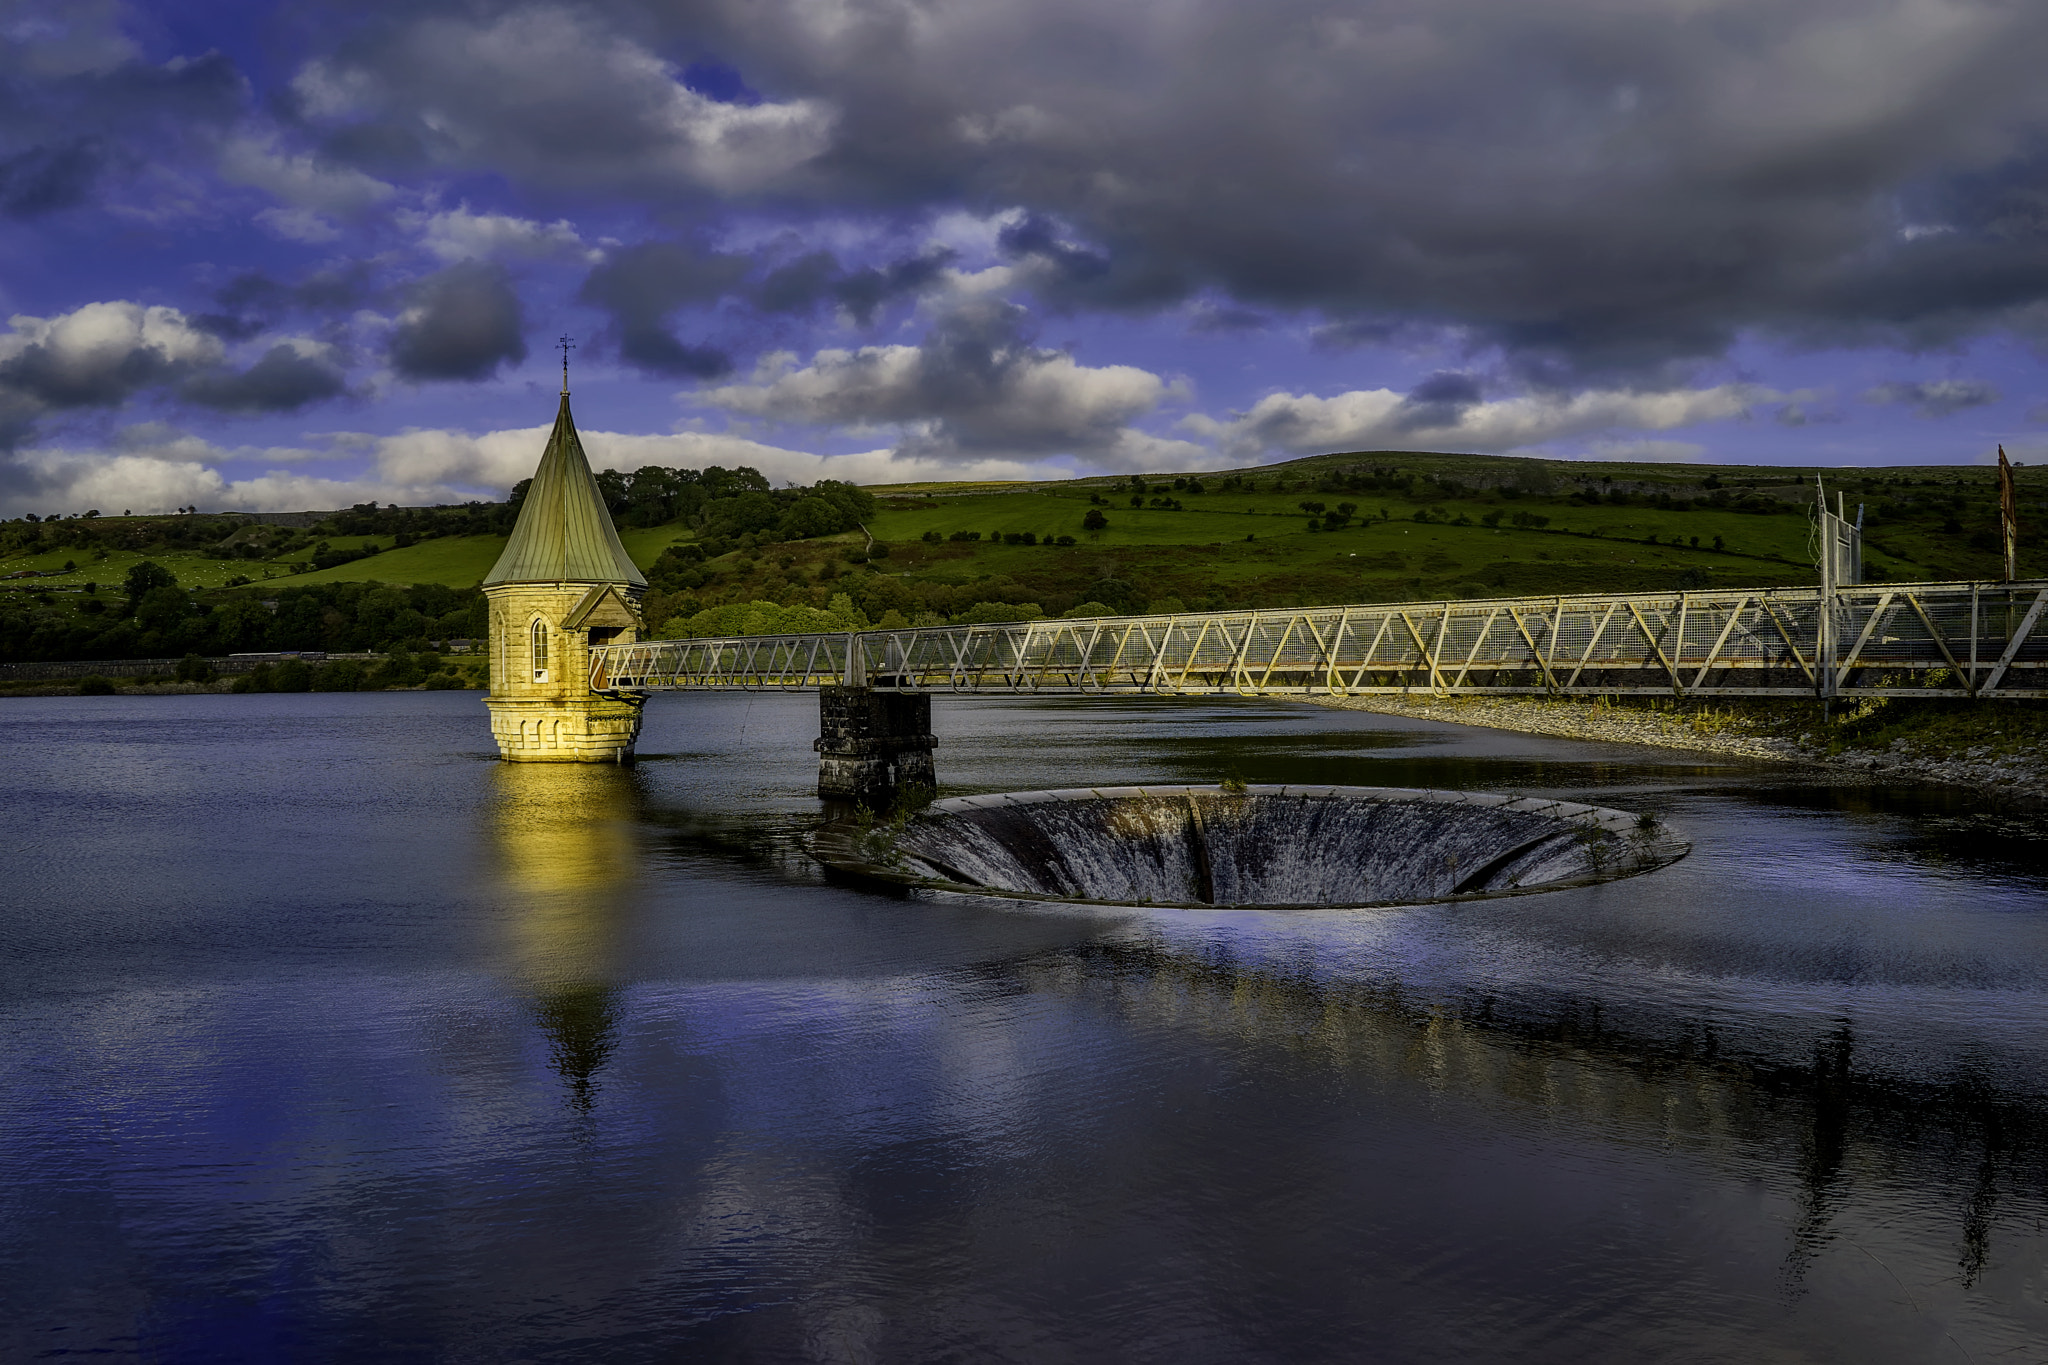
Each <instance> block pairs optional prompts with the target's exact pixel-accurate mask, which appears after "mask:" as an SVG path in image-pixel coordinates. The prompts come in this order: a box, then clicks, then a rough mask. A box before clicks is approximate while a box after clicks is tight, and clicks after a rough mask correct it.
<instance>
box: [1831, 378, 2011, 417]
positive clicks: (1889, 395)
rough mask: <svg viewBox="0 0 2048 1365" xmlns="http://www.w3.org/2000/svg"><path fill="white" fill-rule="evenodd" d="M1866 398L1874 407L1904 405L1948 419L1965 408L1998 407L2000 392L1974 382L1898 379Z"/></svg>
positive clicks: (1881, 385) (1929, 415)
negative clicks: (1886, 404)
mask: <svg viewBox="0 0 2048 1365" xmlns="http://www.w3.org/2000/svg"><path fill="white" fill-rule="evenodd" d="M1863 397H1864V400H1865V401H1866V402H1871V403H1898V404H1902V405H1904V406H1906V407H1909V408H1912V409H1913V410H1914V411H1916V412H1918V413H1919V414H1920V415H1921V416H1922V417H1947V416H1949V415H1950V414H1952V413H1957V412H1961V411H1963V410H1964V409H1965V408H1978V407H1983V406H1984V405H1985V404H1987V403H1996V402H1997V401H1998V390H1997V389H1995V388H1993V387H1992V386H1991V385H1989V384H1985V383H1981V382H1979V381H1978V380H1975V379H1937V380H1933V381H1931V382H1921V381H1919V380H1912V379H1895V380H1892V381H1891V382H1889V383H1885V384H1879V385H1878V386H1877V387H1876V388H1873V389H1871V390H1870V391H1869V392H1868V393H1866V394H1864V395H1863Z"/></svg>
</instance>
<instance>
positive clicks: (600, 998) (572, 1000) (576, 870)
mask: <svg viewBox="0 0 2048 1365" xmlns="http://www.w3.org/2000/svg"><path fill="white" fill-rule="evenodd" d="M636 780H637V779H636V776H635V774H634V772H633V770H632V769H630V768H618V767H601V766H597V765H589V764H580V763H577V764H568V763H562V764H556V763H504V764H499V765H498V766H497V768H496V769H495V770H494V772H493V773H492V782H493V790H492V801H491V806H490V811H491V825H492V830H491V833H492V838H491V840H490V841H489V847H490V848H491V849H492V851H493V853H494V855H495V864H494V867H493V872H494V874H495V877H496V881H497V887H498V892H499V894H500V896H501V897H502V899H503V904H504V906H505V915H506V923H507V926H508V930H509V932H508V936H507V937H508V948H509V959H510V967H511V970H512V972H513V974H514V975H515V976H516V977H517V978H518V979H519V981H520V982H521V983H522V985H523V987H524V989H525V990H526V992H527V993H528V995H529V997H530V999H531V1000H532V1002H533V1012H534V1015H535V1017H536V1019H537V1020H538V1022H539V1024H540V1026H541V1029H542V1030H543V1031H544V1032H545V1033H546V1034H547V1038H548V1051H549V1061H550V1064H551V1065H552V1066H553V1067H554V1069H555V1070H556V1071H557V1072H559V1073H560V1074H561V1077H562V1079H563V1080H564V1081H565V1082H567V1083H568V1087H569V1102H570V1104H571V1105H572V1106H573V1107H574V1108H575V1109H576V1110H578V1111H579V1112H584V1113H587V1112H588V1111H589V1110H590V1107H591V1104H592V1103H593V1101H594V1100H595V1098H596V1095H597V1090H598V1079H597V1076H598V1072H599V1071H601V1070H602V1069H603V1067H604V1064H605V1062H606V1061H607V1060H609V1059H610V1057H611V1055H612V1050H613V1048H614V1047H615V1046H616V1044H617V1041H618V994H619V993H618V984H617V978H618V971H619V963H618V954H619V937H620V933H621V931H622V928H623V925H624V922H625V920H626V918H627V916H628V914H629V912H630V907H631V903H632V901H633V899H634V897H635V896H636V895H637V894H638V890H639V879H638V876H637V869H638V863H639V858H640V856H641V852H640V850H639V848H638V846H637V844H636V841H635V839H634V837H633V827H634V826H633V813H634V810H635V809H636V806H637V803H638V787H637V786H636Z"/></svg>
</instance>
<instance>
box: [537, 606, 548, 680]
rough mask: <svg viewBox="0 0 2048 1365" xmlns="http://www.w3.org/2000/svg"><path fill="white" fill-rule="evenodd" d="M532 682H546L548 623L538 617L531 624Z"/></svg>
mask: <svg viewBox="0 0 2048 1365" xmlns="http://www.w3.org/2000/svg"><path fill="white" fill-rule="evenodd" d="M533 680H534V681H535V682H537V683H544V682H546V681H547V680H548V623H547V622H545V621H543V620H540V619H539V618H538V617H536V618H535V619H534V622H533Z"/></svg>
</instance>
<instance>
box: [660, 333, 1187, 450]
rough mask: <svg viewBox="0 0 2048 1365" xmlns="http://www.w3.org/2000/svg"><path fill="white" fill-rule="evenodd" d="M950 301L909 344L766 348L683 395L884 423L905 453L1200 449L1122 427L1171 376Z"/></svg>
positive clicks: (778, 415)
mask: <svg viewBox="0 0 2048 1365" xmlns="http://www.w3.org/2000/svg"><path fill="white" fill-rule="evenodd" d="M952 307H953V311H952V312H951V313H950V314H949V315H948V316H946V317H944V318H942V319H940V321H939V322H938V324H937V325H935V326H934V328H933V329H932V332H931V334H930V335H929V336H927V337H926V338H925V340H924V342H923V343H922V344H920V345H917V346H907V345H892V346H863V347H861V348H859V349H858V350H844V349H828V350H822V351H819V352H817V353H816V354H814V355H813V356H812V357H811V360H810V363H808V364H802V363H800V362H799V361H798V358H797V357H796V356H795V355H794V354H792V353H790V352H787V351H782V352H776V353H773V354H771V355H768V356H766V357H764V358H763V359H762V360H761V361H760V362H759V364H757V365H756V366H755V368H754V371H753V373H752V374H751V375H750V376H748V378H747V379H746V380H745V381H744V382H740V383H734V384H723V385H717V386H715V387H711V388H706V389H702V390H699V391H698V392H697V393H695V394H694V395H692V401H694V402H697V403H699V404H702V405H704V406H706V407H712V408H717V409H719V410H721V411H723V412H727V413H732V414H736V415H739V416H743V417H752V418H758V419H761V420H764V421H768V422H774V423H794V424H800V425H807V426H829V427H835V428H839V429H841V430H851V431H855V432H891V433H894V434H895V435H896V436H897V438H898V449H899V450H900V451H901V452H903V453H904V454H912V455H923V456H932V457H942V456H947V455H952V456H955V457H968V458H973V457H995V458H1006V459H1019V458H1025V457H1030V456H1046V455H1071V456H1074V457H1076V458H1078V459H1081V460H1083V461H1089V462H1093V463H1096V464H1100V465H1103V466H1105V467H1110V468H1125V467H1146V465H1147V464H1148V463H1149V461H1148V460H1146V459H1144V458H1142V457H1141V452H1146V451H1150V452H1152V454H1153V455H1154V456H1159V455H1160V454H1161V453H1162V452H1164V451H1166V450H1173V451H1175V452H1177V453H1178V454H1180V455H1182V456H1183V457H1184V458H1200V457H1201V456H1202V455H1203V454H1204V453H1205V452H1202V451H1200V450H1199V449H1198V448H1196V447H1193V446H1189V445H1187V444H1186V443H1185V442H1173V441H1164V440H1162V438H1158V437H1147V436H1142V435H1141V434H1140V433H1138V432H1136V431H1134V430H1133V429H1132V426H1131V424H1132V423H1133V422H1135V421H1136V420H1138V419H1139V418H1141V417H1144V416H1146V415H1148V414H1150V413H1152V412H1153V411H1155V410H1156V409H1157V408H1158V407H1159V406H1160V405H1161V404H1162V403H1163V402H1165V401H1166V400H1168V399H1169V398H1175V397H1181V396H1184V390H1183V388H1182V387H1181V386H1180V385H1177V384H1170V383H1169V382H1168V381H1166V380H1165V379H1162V378H1161V377H1160V376H1158V375H1156V374H1153V373H1152V372H1150V371H1149V370H1143V369H1139V368H1137V367H1136V366H1132V365H1101V366H1089V365H1082V364H1080V363H1079V362H1078V361H1076V360H1075V359H1074V357H1073V356H1071V355H1069V354H1067V353H1066V352H1064V351H1051V350H1042V349H1038V348H1036V347H1033V346H1030V345H1028V344H1027V343H1026V342H1025V341H1024V340H1023V338H1022V336H1021V334H1020V330H1019V329H1020V326H1021V314H1020V312H1019V311H1018V310H1016V309H1014V308H1012V307H1010V306H1009V305H1007V304H1003V303H1001V302H1000V301H999V300H992V299H991V300H974V301H968V302H966V303H964V304H963V303H961V302H959V301H957V300H956V301H954V303H953V305H952ZM1134 459H1136V460H1138V464H1137V465H1136V466H1132V465H1130V464H1129V463H1128V462H1129V461H1131V460H1134Z"/></svg>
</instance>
